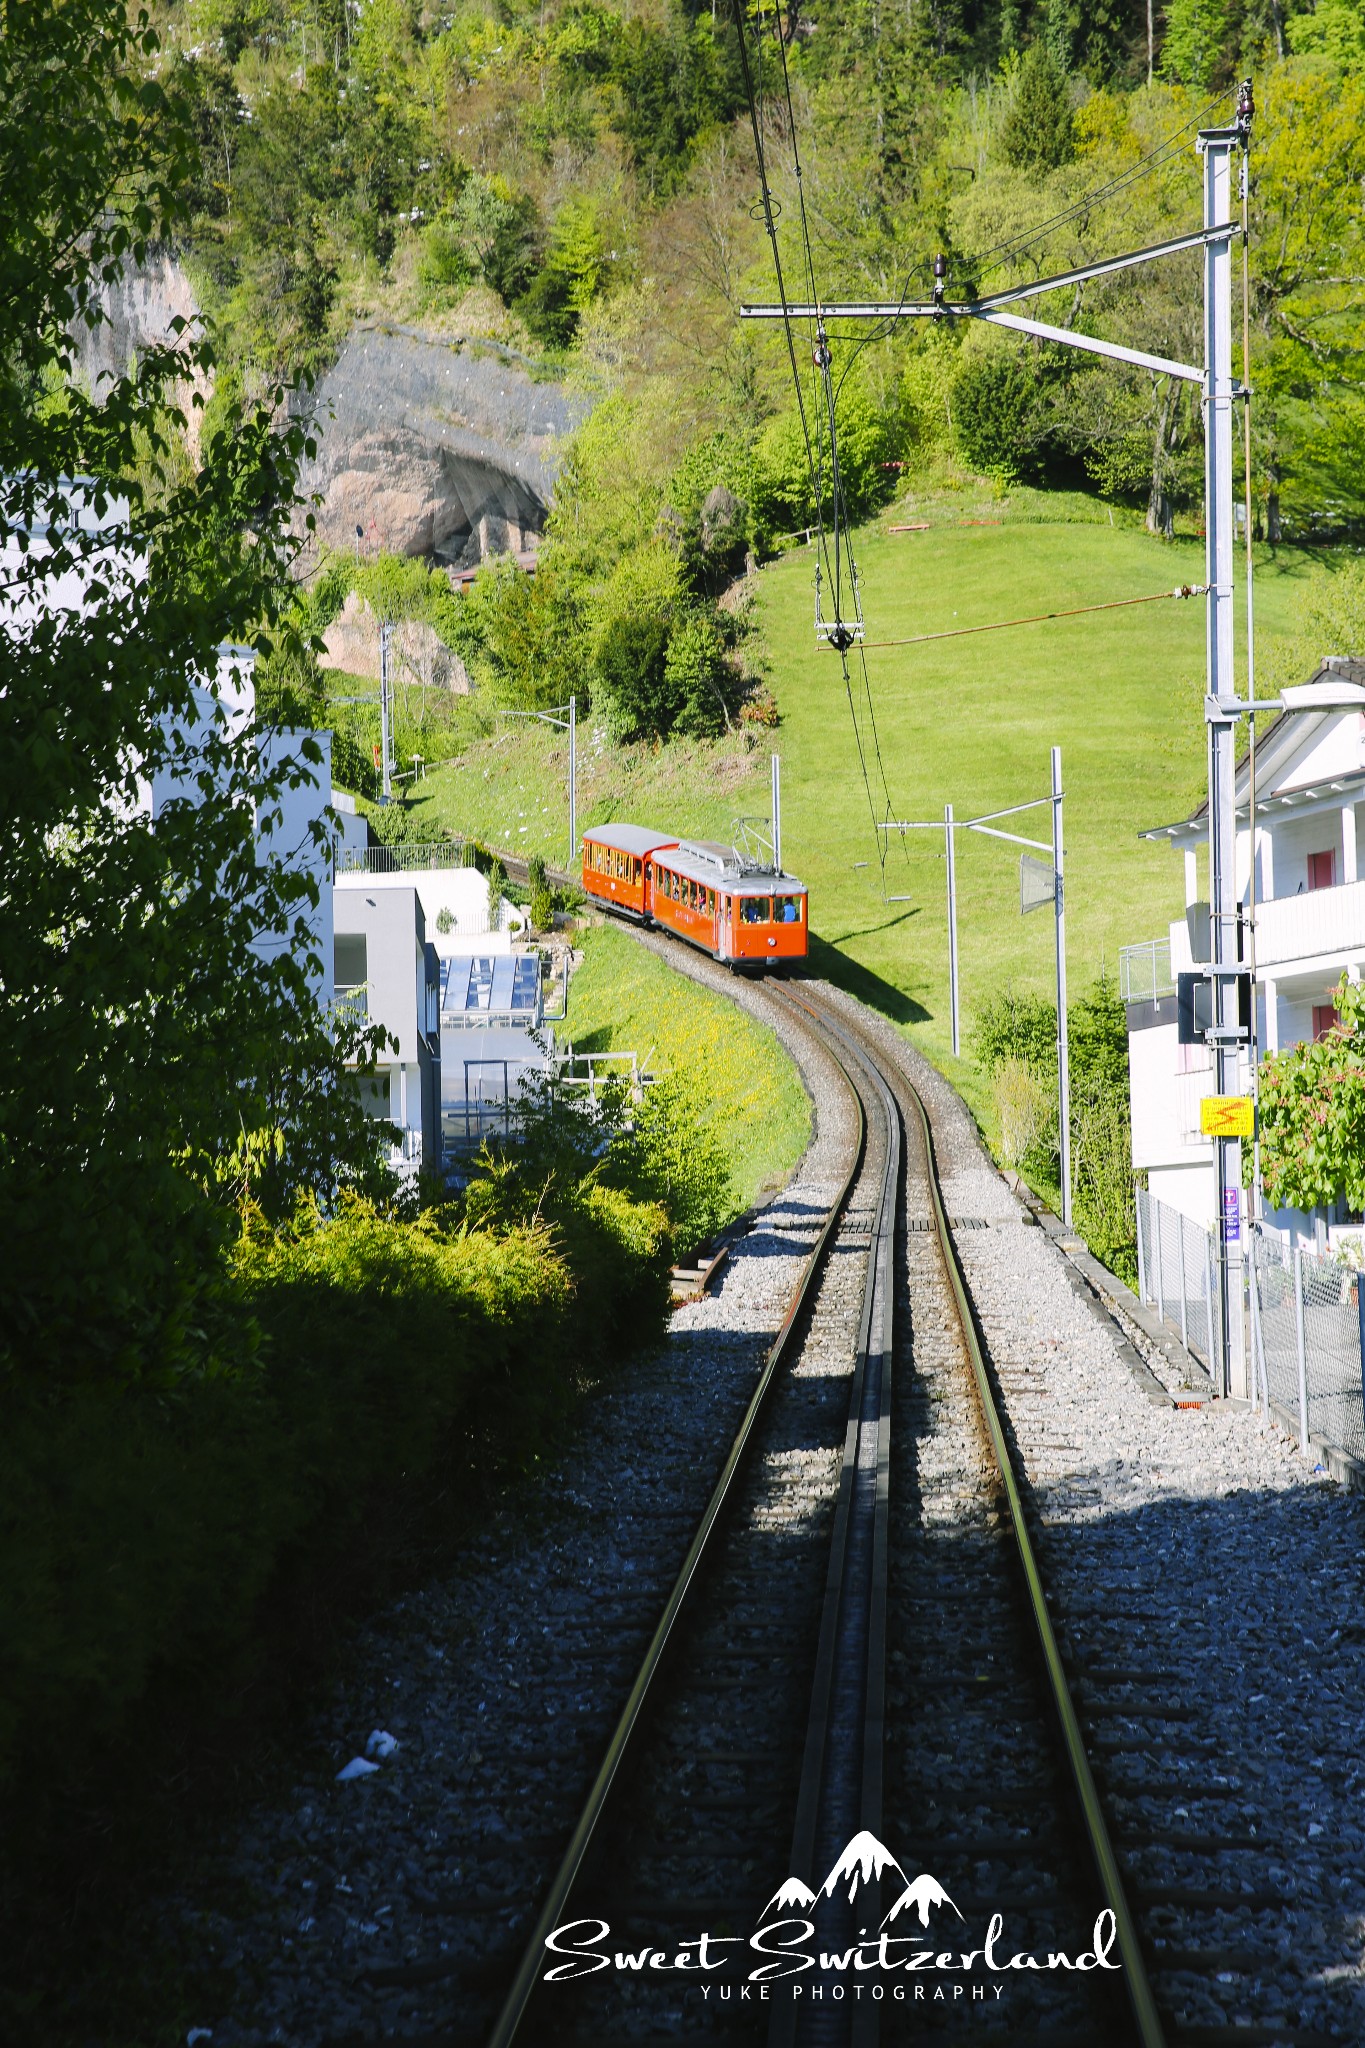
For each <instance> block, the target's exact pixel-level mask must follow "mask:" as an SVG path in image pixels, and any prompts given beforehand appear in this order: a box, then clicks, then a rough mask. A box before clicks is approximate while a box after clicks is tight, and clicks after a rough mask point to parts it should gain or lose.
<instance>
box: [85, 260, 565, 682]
mask: <svg viewBox="0 0 1365 2048" xmlns="http://www.w3.org/2000/svg"><path fill="white" fill-rule="evenodd" d="M102 297H103V305H104V311H105V314H106V321H105V324H104V325H103V326H101V327H98V328H96V329H95V331H94V332H93V333H92V334H86V333H85V332H84V330H82V332H81V334H80V335H79V336H78V338H77V346H78V353H79V357H80V363H81V369H82V372H83V374H84V376H85V377H86V378H87V380H88V381H89V383H90V385H91V387H92V389H94V390H96V391H97V390H98V388H99V380H100V378H101V377H102V376H106V375H108V374H110V373H114V374H119V375H121V374H122V373H123V372H124V371H125V370H126V369H127V367H128V364H129V362H130V360H131V358H132V357H133V356H134V355H136V353H137V351H138V350H139V349H143V348H147V347H149V346H151V345H153V344H155V343H157V342H163V341H166V340H168V339H169V338H170V331H171V323H172V321H173V320H174V319H176V318H177V317H179V318H181V319H184V320H188V321H191V322H193V321H195V320H197V319H198V318H199V311H200V309H199V306H198V304H197V302H196V299H195V295H194V289H193V287H192V285H191V283H190V280H189V278H188V276H187V275H186V273H185V271H184V269H183V268H182V266H181V264H180V262H179V261H178V259H177V258H176V256H175V254H174V252H173V251H172V250H170V249H158V250H155V251H153V252H152V254H151V255H150V256H149V258H148V260H147V262H146V264H144V265H143V266H142V267H141V268H140V269H137V270H132V269H130V270H129V271H127V272H126V273H125V274H124V276H123V277H122V278H120V279H119V280H118V281H117V282H116V283H114V284H113V285H108V286H105V288H104V291H103V294H102ZM202 395H203V396H204V397H207V396H208V392H207V389H205V391H204V392H203V394H202ZM184 396H185V397H187V396H188V394H184ZM306 404H307V409H308V412H309V413H310V414H311V416H312V417H313V419H314V421H315V423H316V426H317V430H318V454H317V460H316V461H315V462H313V463H311V464H310V465H309V466H308V468H307V470H306V472H305V474H304V477H303V479H302V482H303V488H304V490H305V491H306V492H308V493H310V494H311V493H312V492H319V493H320V494H321V497H322V503H321V506H320V507H319V508H318V512H317V533H318V538H319V540H320V541H321V542H322V543H323V545H324V546H328V547H355V546H356V545H357V544H358V543H359V544H360V545H361V546H363V547H364V548H366V549H367V550H370V551H372V552H377V551H378V550H380V549H387V550H391V551H392V552H393V553H395V554H400V555H424V556H427V557H428V558H430V559H432V560H434V561H437V562H440V563H442V564H444V565H445V566H447V567H449V568H454V569H467V568H472V567H473V566H474V565H476V564H477V563H478V562H480V561H481V560H482V559H483V558H484V557H485V556H486V555H501V554H522V553H526V552H528V551H530V552H534V549H535V546H536V542H537V540H538V538H539V535H540V533H541V530H542V528H543V527H544V524H545V516H546V513H547V511H548V508H549V503H550V493H551V489H552V487H553V483H554V474H555V466H556V463H557V461H558V458H559V452H560V448H561V445H562V442H563V440H564V438H565V436H566V435H568V434H570V433H571V432H572V431H573V429H574V428H575V427H576V426H577V425H578V423H579V422H580V420H582V419H583V417H584V416H585V414H586V413H587V411H588V409H589V401H588V400H587V399H585V398H578V397H570V395H569V394H568V393H567V392H566V391H565V390H564V388H563V387H562V385H560V384H557V383H555V382H553V381H552V380H549V379H544V378H541V377H537V376H535V375H534V374H533V372H532V368H531V366H530V364H529V363H528V362H526V361H525V359H523V358H522V357H519V356H518V355H517V354H516V352H515V351H514V350H512V349H508V348H504V347H502V346H501V345H500V344H498V343H495V342H490V341H478V340H468V339H465V340H455V341H449V340H441V339H439V338H437V337H436V336H433V335H429V334H424V333H423V332H422V331H421V330H420V329H419V328H414V327H390V326H381V325H379V324H377V323H372V324H369V325H365V326H361V327H357V328H356V329H355V330H354V331H353V333H352V334H351V336H350V338H349V339H348V341H347V343H346V345H345V347H344V348H343V350H342V352H341V355H340V357H339V358H338V360H337V361H336V363H335V364H334V365H333V366H332V368H331V369H330V370H328V371H327V372H326V373H325V374H324V375H323V376H322V378H321V379H320V380H319V382H318V385H317V387H316V389H315V390H314V391H313V392H312V393H311V394H309V395H308V396H307V399H306ZM187 418H188V419H189V421H190V431H191V434H192V435H193V433H194V431H195V428H196V426H197V423H198V419H199V414H198V413H197V412H195V411H191V410H189V409H188V408H187ZM357 528H359V534H358V535H357ZM362 673H363V671H362Z"/></svg>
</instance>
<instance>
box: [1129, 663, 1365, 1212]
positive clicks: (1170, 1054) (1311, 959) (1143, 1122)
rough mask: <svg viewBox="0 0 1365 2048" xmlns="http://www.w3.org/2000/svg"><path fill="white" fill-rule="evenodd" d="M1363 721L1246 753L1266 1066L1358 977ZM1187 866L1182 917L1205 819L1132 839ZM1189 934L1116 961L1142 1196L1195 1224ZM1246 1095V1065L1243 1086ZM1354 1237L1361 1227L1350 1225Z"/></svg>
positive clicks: (1241, 881)
mask: <svg viewBox="0 0 1365 2048" xmlns="http://www.w3.org/2000/svg"><path fill="white" fill-rule="evenodd" d="M1333 678H1343V679H1345V680H1346V681H1349V682H1353V683H1362V684H1365V659H1359V660H1357V659H1354V658H1348V657H1345V656H1330V657H1328V658H1327V659H1326V660H1325V661H1324V663H1323V664H1322V667H1321V668H1320V669H1319V671H1318V672H1317V674H1316V675H1315V676H1314V677H1313V679H1312V680H1313V681H1315V682H1329V681H1331V680H1332V679H1333ZM1249 796H1250V768H1249V763H1248V760H1247V758H1246V756H1243V758H1242V760H1241V761H1240V762H1239V763H1238V768H1237V819H1238V832H1237V891H1238V895H1239V899H1240V901H1241V902H1242V903H1243V904H1246V903H1247V902H1248V900H1249V896H1250V881H1251V858H1252V849H1251V838H1250V829H1249V815H1250V811H1249ZM1362 807H1365V714H1362V713H1361V712H1358V711H1340V710H1334V711H1310V712H1298V713H1295V714H1294V715H1292V716H1288V715H1286V716H1283V717H1280V718H1278V719H1276V720H1275V722H1274V723H1273V724H1271V725H1268V726H1267V727H1266V728H1265V729H1264V730H1263V731H1262V733H1261V735H1260V738H1259V740H1258V743H1257V749H1256V847H1255V859H1256V1018H1257V1032H1258V1038H1259V1045H1260V1050H1261V1053H1262V1055H1264V1054H1267V1053H1274V1052H1278V1051H1282V1050H1285V1049H1287V1048H1288V1047H1290V1046H1293V1045H1297V1044H1300V1043H1302V1042H1303V1041H1304V1040H1308V1039H1316V1038H1321V1037H1322V1036H1323V1035H1324V1034H1325V1033H1326V1032H1327V1031H1329V1030H1330V1029H1331V1027H1332V1024H1333V1022H1334V1021H1335V1015H1336V1013H1335V1010H1334V1008H1333V1003H1332V997H1333V992H1334V990H1335V989H1336V987H1337V985H1338V983H1339V982H1340V980H1341V977H1342V975H1343V974H1345V975H1347V976H1348V977H1349V979H1350V980H1352V981H1358V980H1359V979H1360V976H1361V971H1362V968H1365V870H1362V866H1361V857H1360V851H1359V849H1360V833H1361V827H1362V826H1365V809H1363V808H1362ZM1142 837H1143V838H1145V839H1151V840H1160V841H1164V842H1165V843H1167V844H1168V845H1170V846H1171V847H1172V848H1174V849H1175V850H1177V851H1179V852H1180V853H1182V854H1183V855H1184V864H1185V901H1186V904H1187V906H1191V907H1193V906H1195V905H1197V904H1200V903H1206V902H1207V898H1208V893H1209V892H1208V887H1207V873H1208V855H1207V848H1208V813H1207V806H1206V805H1201V806H1200V808H1199V810H1197V811H1196V812H1195V814H1194V815H1193V817H1190V818H1186V819H1183V820H1181V822H1180V823H1178V824H1174V825H1162V826H1158V827H1155V828H1153V829H1151V830H1149V831H1147V832H1144V833H1143V834H1142ZM1190 922H1193V923H1194V924H1195V926H1196V928H1198V926H1199V924H1200V923H1201V918H1200V914H1199V913H1198V912H1196V913H1195V916H1194V918H1193V919H1192V920H1188V921H1187V920H1186V919H1184V918H1181V919H1178V920H1177V921H1176V922H1175V923H1173V924H1172V925H1171V926H1170V928H1169V932H1168V933H1166V934H1163V936H1162V937H1161V938H1159V939H1153V940H1151V941H1149V942H1147V943H1145V944H1142V945H1135V946H1125V947H1124V948H1123V949H1122V951H1121V954H1120V967H1119V973H1120V990H1121V993H1122V995H1123V997H1124V999H1125V1001H1126V1003H1127V1006H1128V1056H1129V1067H1130V1074H1131V1082H1132V1105H1133V1111H1132V1114H1133V1165H1134V1167H1135V1168H1139V1169H1145V1170H1146V1172H1147V1176H1148V1186H1149V1188H1150V1190H1151V1192H1152V1194H1153V1195H1154V1196H1155V1197H1156V1198H1157V1199H1158V1200H1159V1201H1162V1202H1166V1203H1169V1204H1170V1206H1171V1207H1172V1208H1175V1209H1179V1210H1180V1211H1182V1212H1183V1213H1184V1214H1185V1215H1187V1216H1189V1217H1191V1218H1192V1219H1193V1220H1194V1221H1196V1222H1198V1223H1200V1224H1202V1225H1204V1226H1206V1227H1207V1226H1210V1225H1211V1224H1212V1222H1213V1217H1214V1206H1215V1190H1214V1177H1213V1147H1212V1144H1211V1142H1210V1141H1209V1140H1208V1139H1207V1138H1204V1137H1202V1136H1201V1134H1200V1130H1199V1104H1200V1102H1201V1100H1202V1099H1203V1097H1204V1096H1206V1095H1211V1094H1213V1092H1214V1075H1213V1062H1212V1055H1211V1054H1210V1053H1209V1052H1208V1050H1207V1049H1206V1048H1205V1047H1204V1046H1202V1045H1187V1046H1182V1045H1180V1044H1178V1042H1177V1021H1176V976H1177V975H1179V974H1182V973H1188V972H1190V971H1191V970H1192V969H1193V967H1194V966H1195V959H1194V953H1193V948H1192V945H1191V937H1190V928H1189V926H1190ZM1239 1085H1240V1086H1241V1087H1242V1088H1243V1089H1244V1090H1245V1089H1247V1088H1249V1086H1250V1075H1249V1070H1248V1067H1247V1062H1246V1060H1245V1059H1244V1061H1243V1064H1242V1076H1241V1081H1240V1084H1239ZM1265 1220H1266V1226H1267V1228H1268V1229H1271V1230H1275V1231H1278V1232H1280V1233H1281V1234H1283V1235H1285V1236H1287V1237H1289V1238H1292V1239H1296V1240H1299V1239H1302V1240H1316V1241H1317V1242H1318V1243H1319V1244H1320V1245H1321V1244H1323V1243H1325V1242H1326V1241H1327V1240H1328V1239H1329V1238H1330V1237H1331V1235H1332V1233H1333V1231H1334V1230H1335V1231H1337V1232H1339V1231H1341V1230H1343V1229H1344V1228H1345V1227H1346V1226H1347V1224H1348V1222H1349V1221H1350V1219H1348V1217H1347V1216H1346V1214H1345V1212H1344V1211H1342V1210H1339V1209H1333V1210H1332V1211H1331V1212H1327V1211H1322V1212H1319V1213H1317V1214H1316V1215H1313V1216H1304V1215H1300V1214H1299V1213H1298V1212H1294V1211H1284V1212H1280V1213H1279V1214H1275V1215H1267V1217H1266V1219H1265ZM1351 1228H1352V1230H1353V1232H1354V1233H1358V1232H1359V1229H1360V1223H1359V1219H1356V1220H1355V1222H1354V1223H1353V1224H1352V1225H1351Z"/></svg>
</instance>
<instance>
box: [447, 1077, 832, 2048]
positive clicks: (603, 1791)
mask: <svg viewBox="0 0 1365 2048" xmlns="http://www.w3.org/2000/svg"><path fill="white" fill-rule="evenodd" d="M827 1050H830V1049H829V1048H827ZM830 1057H831V1058H832V1059H834V1061H835V1063H836V1065H838V1067H839V1068H840V1071H841V1072H842V1073H843V1075H844V1078H845V1080H846V1081H847V1082H848V1086H849V1092H850V1093H851V1095H852V1096H853V1099H854V1102H855V1104H856V1105H857V1111H858V1130H857V1142H856V1144H855V1147H854V1157H853V1163H852V1165H851V1166H850V1167H849V1170H848V1173H847V1175H846V1177H845V1179H844V1181H843V1183H842V1185H841V1187H840V1189H839V1192H838V1194H837V1195H836V1197H835V1199H834V1201H833V1202H832V1203H831V1205H830V1212H829V1215H828V1217H827V1218H826V1221H825V1224H824V1227H823V1229H822V1230H821V1232H820V1235H819V1237H818V1238H817V1239H816V1242H815V1244H814V1246H813V1248H812V1250H811V1253H810V1256H809V1258H808V1259H807V1260H806V1264H805V1267H804V1268H803V1270H802V1273H801V1277H800V1279H799V1280H798V1282H797V1284H796V1287H795V1288H794V1289H793V1292H792V1296H791V1299H790V1301H789V1302H788V1304H787V1311H786V1314H785V1315H784V1316H783V1318H782V1323H781V1326H780V1328H779V1329H778V1332H777V1335H776V1337H775V1338H774V1339H773V1342H772V1345H771V1346H770V1348H769V1351H768V1356H767V1358H766V1359H765V1361H764V1364H763V1370H762V1372H761V1373H760V1374H759V1378H758V1383H757V1385H756V1386H755V1388H754V1391H753V1394H752V1396H751V1398H750V1401H749V1405H748V1407H747V1408H746V1410H745V1412H744V1419H743V1421H742V1422H741V1423H740V1426H739V1429H738V1431H737V1432H736V1435H735V1439H734V1441H733V1443H732V1444H731V1446H730V1449H729V1452H728V1454H727V1456H726V1460H725V1464H724V1466H723V1467H722V1469H721V1474H720V1477H719V1479H718V1480H717V1481H716V1484H715V1487H714V1489H713V1491H712V1494H711V1498H710V1500H709V1501H708V1502H707V1505H706V1509H705V1512H704V1513H703V1515H702V1518H701V1521H700V1523H699V1524H698V1527H697V1531H696V1534H695V1535H694V1536H693V1538H692V1541H691V1543H690V1545H689V1546H688V1550H687V1555H686V1557H685V1558H684V1559H683V1562H682V1566H681V1568H680V1569H679V1572H678V1575H677V1578H676V1579H675V1580H674V1582H673V1588H672V1590H671V1592H670V1593H669V1596H668V1600H667V1602H666V1603H665V1606H664V1610H663V1613H662V1615H661V1616H660V1618H659V1622H658V1625H657V1627H656V1628H655V1631H654V1634H653V1636H652V1637H651V1639H650V1643H649V1647H648V1649H647V1650H646V1651H645V1654H644V1658H643V1660H642V1662H641V1665H640V1668H639V1671H638V1672H637V1673H636V1677H635V1682H634V1684H633V1685H632V1687H631V1689H630V1695H629V1698H628V1699H627V1701H626V1704H625V1706H624V1707H623V1708H622V1710H621V1715H620V1718H619V1720H618V1721H617V1723H616V1727H615V1729H614V1730H613V1732H612V1736H611V1740H610V1741H609V1743H608V1744H607V1749H606V1754H605V1756H604V1757H603V1760H602V1763H601V1765H600V1767H599V1769H598V1772H597V1776H596V1777H595V1779H594V1780H593V1784H592V1789H591V1790H590V1792H589V1793H588V1797H587V1800H586V1802H585V1804H584V1807H583V1810H582V1812H581V1814H580V1816H579V1819H578V1824H577V1826H576V1827H575V1829H574V1832H573V1835H572V1837H571V1839H570V1842H569V1846H568V1848H567V1849H566V1850H565V1852H564V1855H563V1858H562V1859H561V1861H560V1865H559V1868H558V1870H557V1871H556V1872H555V1875H554V1878H553V1879H552V1881H551V1884H550V1888H549V1891H548V1892H547V1894H546V1897H545V1902H544V1904H543V1906H542V1907H541V1910H540V1913H539V1914H538V1916H537V1918H536V1924H535V1926H534V1928H533V1929H532V1932H531V1935H530V1938H529V1940H528V1941H527V1944H526V1948H525V1950H524V1951H523V1953H522V1957H521V1961H520V1962H519V1964H518V1965H517V1971H516V1975H515V1977H514V1978H513V1980H512V1987H511V1990H510V1991H509V1992H508V1994H507V1997H506V1999H505V2000H504V2002H503V2006H502V2009H501V2011H500V2012H499V2014H498V2017H497V2020H496V2021H495V2023H494V2026H493V2030H492V2032H491V2033H490V2035H489V2036H488V2044H487V2048H511V2043H512V2042H514V2041H515V2040H516V2039H517V2037H518V2031H519V2029H520V2027H521V2024H522V2021H523V2020H524V2018H525V2016H526V2012H527V2009H528V2007H529V2006H530V2004H531V2001H532V1999H533V1997H534V1996H535V1993H536V1990H537V1987H538V1985H539V1982H540V1969H541V1964H542V1963H543V1961H544V1959H545V1941H546V1937H547V1936H548V1935H549V1934H551V1933H552V1932H553V1931H554V1929H555V1927H556V1926H558V1924H559V1920H560V1915H561V1913H562V1912H563V1909H564V1906H565V1903H566V1901H567V1900H568V1898H569V1895H570V1893H571V1892H572V1890H573V1887H574V1885H575V1883H576V1882H577V1879H578V1876H579V1873H580V1871H581V1870H582V1867H583V1864H584V1860H585V1858H586V1857H587V1854H588V1850H589V1847H590V1845H591V1843H592V1839H593V1836H594V1833H595V1832H596V1829H597V1826H598V1823H599V1822H600V1820H601V1818H602V1814H603V1812H604V1811H605V1809H606V1805H607V1801H608V1799H609V1797H610V1794H611V1791H612V1788H613V1786H614V1785H615V1783H616V1782H617V1779H618V1777H619V1774H620V1770H621V1766H622V1763H623V1762H624V1760H625V1755H626V1751H627V1749H628V1747H629V1745H630V1741H631V1738H632V1736H633V1735H634V1734H635V1732H636V1730H637V1729H638V1727H639V1724H640V1720H641V1716H642V1714H643V1713H644V1710H645V1707H646V1704H647V1701H648V1698H649V1694H650V1690H651V1687H652V1686H653V1684H654V1681H655V1679H656V1678H657V1676H658V1673H659V1670H660V1667H661V1666H662V1664H663V1663H664V1661H665V1658H666V1655H667V1653H668V1651H669V1649H670V1648H671V1646H672V1642H673V1641H674V1640H675V1629H676V1626H677V1623H678V1620H679V1617H680V1616H681V1614H682V1612H683V1609H684V1607H685V1605H686V1603H687V1599H688V1595H689V1593H690V1592H691V1591H692V1589H693V1587H694V1585H695V1584H696V1582H697V1579H698V1575H699V1572H700V1569H701V1566H702V1564H703V1562H704V1560H705V1557H706V1553H707V1550H708V1546H709V1543H710V1539H711V1537H712V1535H713V1533H714V1532H715V1530H716V1529H717V1527H718V1525H719V1524H720V1522H721V1520H722V1518H723V1516H724V1513H725V1510H726V1508H727V1506H728V1505H729V1501H730V1495H731V1490H732V1487H733V1485H734V1482H735V1479H736V1476H737V1474H738V1473H739V1470H740V1468H741V1466H742V1465H743V1463H744V1458H745V1454H746V1452H747V1451H748V1448H749V1443H750V1439H751V1437H752V1435H753V1432H754V1429H755V1426H756V1424H757V1422H758V1418H759V1415H760V1413H761V1411H762V1409H763V1407H764V1406H765V1403H766V1400H767V1396H768V1394H769V1391H770V1390H771V1388H772V1385H773V1381H774V1379H775V1378H776V1376H777V1371H778V1368H779V1366H780V1365H781V1364H782V1362H783V1360H784V1358H785V1357H786V1353H787V1347H788V1345H789V1344H790V1342H791V1338H792V1332H793V1330H794V1329H795V1327H796V1323H797V1320H798V1318H799V1316H800V1314H801V1311H802V1309H803V1308H804V1306H805V1303H806V1300H807V1297H808V1296H809V1293H810V1290H811V1287H812V1285H813V1284H814V1281H815V1279H816V1276H817V1275H818V1273H819V1272H820V1270H821V1268H822V1267H823V1265H824V1263H825V1259H826V1256H827V1254H828V1251H829V1247H830V1244H831V1243H832V1241H833V1238H834V1236H835V1233H836V1231H837V1230H838V1227H839V1224H840V1221H841V1220H842V1217H843V1213H844V1209H845V1207H846V1205H847V1203H848V1198H849V1195H850V1194H851V1192H852V1190H853V1186H854V1183H855V1181H856V1180H857V1177H858V1174H859V1171H860V1170H861V1167H862V1164H863V1157H864V1153H865V1150H866V1144H867V1119H866V1116H865V1114H864V1111H863V1103H862V1097H861V1095H860V1093H859V1090H858V1086H857V1084H856V1082H855V1081H854V1079H853V1076H852V1075H851V1074H850V1073H849V1071H848V1069H847V1067H846V1066H845V1065H844V1063H843V1061H842V1060H840V1059H839V1057H838V1055H837V1053H834V1052H833V1051H832V1050H830Z"/></svg>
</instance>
